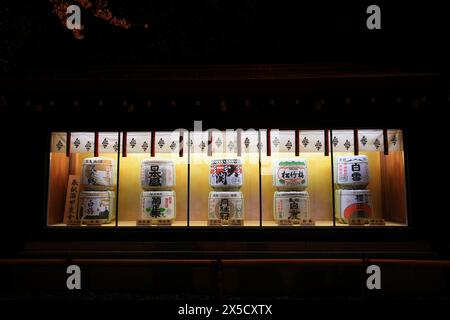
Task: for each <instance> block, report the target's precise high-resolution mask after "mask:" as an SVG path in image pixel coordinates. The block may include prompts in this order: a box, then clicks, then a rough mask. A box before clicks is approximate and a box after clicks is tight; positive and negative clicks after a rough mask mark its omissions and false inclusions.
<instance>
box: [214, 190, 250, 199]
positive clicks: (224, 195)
mask: <svg viewBox="0 0 450 320" xmlns="http://www.w3.org/2000/svg"><path fill="white" fill-rule="evenodd" d="M209 197H210V198H232V197H234V198H243V194H242V192H240V191H211V192H210V193H209Z"/></svg>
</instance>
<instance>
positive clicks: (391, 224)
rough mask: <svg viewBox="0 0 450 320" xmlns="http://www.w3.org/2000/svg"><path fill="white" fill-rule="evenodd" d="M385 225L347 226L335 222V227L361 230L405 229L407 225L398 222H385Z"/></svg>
mask: <svg viewBox="0 0 450 320" xmlns="http://www.w3.org/2000/svg"><path fill="white" fill-rule="evenodd" d="M385 223H386V224H385V225H370V224H364V225H354V226H352V225H349V224H347V223H340V222H336V227H351V228H354V227H360V228H361V227H363V228H375V227H378V228H387V227H406V226H407V224H406V223H399V222H393V221H387V220H386V221H385Z"/></svg>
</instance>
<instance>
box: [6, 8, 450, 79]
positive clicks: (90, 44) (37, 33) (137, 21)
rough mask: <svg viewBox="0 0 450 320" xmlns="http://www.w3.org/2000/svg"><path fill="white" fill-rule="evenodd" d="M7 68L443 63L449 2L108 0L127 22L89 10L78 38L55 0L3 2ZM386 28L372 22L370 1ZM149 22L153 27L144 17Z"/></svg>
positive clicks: (115, 12) (445, 51)
mask: <svg viewBox="0 0 450 320" xmlns="http://www.w3.org/2000/svg"><path fill="white" fill-rule="evenodd" d="M1 2H2V4H0V6H1V11H0V12H1V13H0V41H1V42H0V66H1V70H3V71H10V70H16V69H19V70H20V69H26V68H27V67H29V66H34V67H45V66H48V65H50V66H58V67H59V66H61V67H69V66H74V65H76V66H77V65H81V66H89V65H104V64H106V65H153V64H163V65H164V64H235V63H237V64H238V63H309V62H370V63H374V64H383V65H396V64H407V65H414V66H416V67H420V66H429V65H432V66H438V65H439V64H441V63H443V62H444V61H445V60H447V57H448V53H449V52H448V49H447V47H448V43H449V40H450V37H449V34H450V32H449V31H450V13H449V9H448V5H447V4H445V3H446V2H445V1H433V0H428V1H389V2H386V3H385V2H380V1H375V2H373V1H360V2H359V3H356V2H353V1H352V2H350V1H309V2H300V1H285V0H277V1H270V2H265V1H257V0H203V1H200V0H190V1H181V0H177V1H176V0H156V1H143V0H127V1H124V0H109V1H108V8H109V9H111V11H112V12H113V13H114V14H115V15H116V16H118V17H124V18H126V19H128V20H129V21H131V23H133V27H132V28H130V29H128V30H124V29H121V28H118V27H116V26H112V25H111V24H109V23H107V22H105V21H103V20H101V19H99V18H96V17H94V16H93V15H92V14H91V13H90V12H87V11H82V23H83V24H84V25H85V37H84V39H83V40H77V39H75V38H74V37H73V36H72V35H71V32H70V31H68V30H67V29H65V28H64V27H63V26H62V24H61V23H60V21H59V19H58V18H57V17H56V16H55V15H53V14H52V12H51V5H50V2H49V1H48V0H34V1H28V2H26V1H17V0H2V1H1ZM373 3H375V4H379V5H380V7H381V10H382V30H376V31H370V30H367V28H366V18H367V14H366V13H365V11H366V8H367V6H368V5H369V4H373ZM144 23H148V24H149V28H148V29H144V28H143V27H142V25H143V24H144Z"/></svg>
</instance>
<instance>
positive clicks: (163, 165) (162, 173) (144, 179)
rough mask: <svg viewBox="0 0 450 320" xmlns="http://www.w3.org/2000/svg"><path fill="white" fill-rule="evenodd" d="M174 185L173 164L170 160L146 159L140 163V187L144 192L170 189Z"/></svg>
mask: <svg viewBox="0 0 450 320" xmlns="http://www.w3.org/2000/svg"><path fill="white" fill-rule="evenodd" d="M175 185H176V174H175V164H174V162H173V161H170V160H152V159H146V160H142V162H141V187H142V188H143V189H144V190H160V189H161V190H163V189H170V188H172V187H174V186H175Z"/></svg>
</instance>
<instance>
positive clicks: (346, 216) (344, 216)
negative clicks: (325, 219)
mask: <svg viewBox="0 0 450 320" xmlns="http://www.w3.org/2000/svg"><path fill="white" fill-rule="evenodd" d="M335 211H336V219H337V220H338V221H339V222H341V223H348V222H349V220H350V219H370V218H371V217H372V196H371V193H370V191H369V190H336V208H335Z"/></svg>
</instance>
